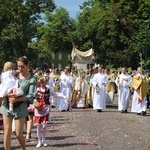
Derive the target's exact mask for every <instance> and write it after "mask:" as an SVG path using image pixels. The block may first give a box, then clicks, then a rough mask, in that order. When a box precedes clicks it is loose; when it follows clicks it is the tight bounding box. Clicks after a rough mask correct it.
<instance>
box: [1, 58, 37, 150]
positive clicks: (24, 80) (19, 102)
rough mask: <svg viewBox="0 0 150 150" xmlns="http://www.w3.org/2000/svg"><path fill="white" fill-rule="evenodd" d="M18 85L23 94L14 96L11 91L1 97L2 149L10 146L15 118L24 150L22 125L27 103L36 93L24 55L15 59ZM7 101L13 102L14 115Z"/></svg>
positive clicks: (33, 79)
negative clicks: (9, 111)
mask: <svg viewBox="0 0 150 150" xmlns="http://www.w3.org/2000/svg"><path fill="white" fill-rule="evenodd" d="M17 67H18V70H19V71H20V73H19V74H18V83H19V84H18V85H19V86H20V87H21V88H22V90H23V93H24V94H23V95H22V96H19V97H15V96H14V94H13V93H11V92H10V93H9V94H8V95H7V96H6V97H3V98H1V100H0V101H3V102H2V106H1V107H0V113H1V114H2V115H3V122H4V124H5V126H4V149H5V150H10V148H11V133H12V120H13V118H14V119H15V127H16V137H17V139H18V141H19V143H20V146H21V149H22V150H25V149H26V148H25V138H24V135H23V126H24V124H25V121H26V117H27V116H28V110H27V107H28V103H33V100H34V98H35V95H36V79H35V77H34V76H32V75H31V73H29V72H28V68H29V62H28V59H27V58H26V57H20V58H19V59H18V60H17ZM9 103H12V104H14V108H13V111H14V115H11V114H10V113H8V110H9Z"/></svg>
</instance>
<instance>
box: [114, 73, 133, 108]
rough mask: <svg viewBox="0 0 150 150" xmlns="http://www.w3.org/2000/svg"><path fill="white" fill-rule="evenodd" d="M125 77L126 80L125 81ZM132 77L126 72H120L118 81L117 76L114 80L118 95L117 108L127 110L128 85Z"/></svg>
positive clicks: (128, 98) (128, 99)
mask: <svg viewBox="0 0 150 150" xmlns="http://www.w3.org/2000/svg"><path fill="white" fill-rule="evenodd" d="M125 79H127V80H128V81H125ZM131 81H132V78H131V76H130V75H129V74H128V73H126V74H123V73H122V74H121V75H120V76H119V83H118V78H117V80H116V84H117V86H119V88H118V89H119V92H118V94H119V97H118V110H127V109H128V106H129V101H130V89H129V86H130V84H131Z"/></svg>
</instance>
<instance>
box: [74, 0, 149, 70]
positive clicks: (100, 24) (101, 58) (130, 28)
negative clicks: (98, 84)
mask: <svg viewBox="0 0 150 150" xmlns="http://www.w3.org/2000/svg"><path fill="white" fill-rule="evenodd" d="M81 9H82V10H83V11H82V12H81V13H80V14H79V16H78V18H77V32H76V33H78V34H77V35H76V36H78V37H79V38H78V41H77V42H76V43H77V45H82V49H83V50H84V49H87V47H88V46H92V45H93V48H94V49H95V55H96V61H97V62H100V63H101V64H105V65H108V64H113V66H114V67H119V66H124V65H125V66H131V67H132V68H136V67H137V66H138V65H139V53H142V54H143V59H144V61H145V64H146V62H148V60H149V56H150V51H148V49H149V46H150V45H149V42H147V45H146V35H147V41H148V40H149V37H148V35H149V25H148V24H147V25H146V24H145V23H144V21H145V20H149V16H150V12H149V9H150V1H149V0H145V1H143V0H135V1H130V0H89V1H87V2H85V3H84V4H83V6H81ZM145 27H147V28H146V30H145ZM146 33H147V34H146ZM146 46H147V54H146V51H145V48H146ZM146 56H147V57H146Z"/></svg>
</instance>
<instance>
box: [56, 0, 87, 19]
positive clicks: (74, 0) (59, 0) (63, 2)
mask: <svg viewBox="0 0 150 150" xmlns="http://www.w3.org/2000/svg"><path fill="white" fill-rule="evenodd" d="M84 1H86V0H54V2H55V4H56V6H57V7H60V6H61V7H63V8H65V9H66V10H67V11H68V12H69V14H70V17H73V18H75V17H76V15H77V13H78V12H79V11H80V9H79V5H82V4H83V2H84Z"/></svg>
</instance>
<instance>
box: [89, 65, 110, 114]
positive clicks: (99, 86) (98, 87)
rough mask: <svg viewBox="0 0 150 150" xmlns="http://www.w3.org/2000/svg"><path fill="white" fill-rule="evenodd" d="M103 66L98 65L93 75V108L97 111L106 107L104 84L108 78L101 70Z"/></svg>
mask: <svg viewBox="0 0 150 150" xmlns="http://www.w3.org/2000/svg"><path fill="white" fill-rule="evenodd" d="M103 69H104V68H103V67H102V66H99V67H98V73H96V74H95V75H94V78H93V80H92V84H93V86H94V88H95V92H94V98H93V109H95V110H97V112H102V110H105V109H106V85H107V83H108V79H107V76H106V74H105V73H104V72H103Z"/></svg>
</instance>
